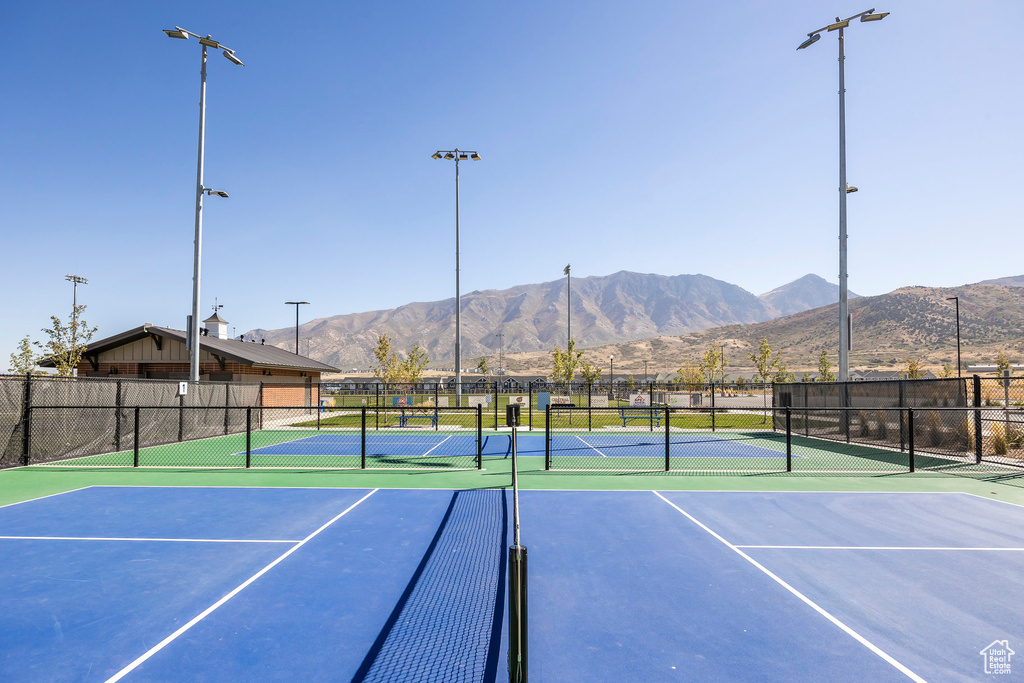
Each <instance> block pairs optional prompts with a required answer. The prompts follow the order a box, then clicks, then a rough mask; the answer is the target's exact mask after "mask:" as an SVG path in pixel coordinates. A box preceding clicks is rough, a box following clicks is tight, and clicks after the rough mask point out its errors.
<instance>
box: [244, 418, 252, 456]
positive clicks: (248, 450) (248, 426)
mask: <svg viewBox="0 0 1024 683" xmlns="http://www.w3.org/2000/svg"><path fill="white" fill-rule="evenodd" d="M251 466H252V407H251V406H250V407H247V408H246V409H245V469H249V467H251Z"/></svg>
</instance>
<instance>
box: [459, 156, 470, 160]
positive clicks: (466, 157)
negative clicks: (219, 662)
mask: <svg viewBox="0 0 1024 683" xmlns="http://www.w3.org/2000/svg"><path fill="white" fill-rule="evenodd" d="M459 158H460V159H462V160H463V161H465V160H466V159H469V155H468V154H460V155H459Z"/></svg>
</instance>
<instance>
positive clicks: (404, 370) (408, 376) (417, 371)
mask: <svg viewBox="0 0 1024 683" xmlns="http://www.w3.org/2000/svg"><path fill="white" fill-rule="evenodd" d="M484 362H485V364H486V359H485V360H484ZM400 365H401V375H402V381H403V382H409V383H410V384H413V383H415V382H419V381H420V380H421V379H423V370H424V369H425V368H426V367H427V366H428V365H430V356H428V355H427V352H426V350H425V349H424V348H423V347H422V346H420V345H419V344H413V347H412V351H410V352H409V357H408V358H406V359H405V360H403V361H401V362H400ZM484 372H487V368H486V367H485V368H484Z"/></svg>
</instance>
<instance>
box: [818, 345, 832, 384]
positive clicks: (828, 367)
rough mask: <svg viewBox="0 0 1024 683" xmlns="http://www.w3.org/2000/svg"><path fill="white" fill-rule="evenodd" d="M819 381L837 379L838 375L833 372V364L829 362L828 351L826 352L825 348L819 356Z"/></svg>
mask: <svg viewBox="0 0 1024 683" xmlns="http://www.w3.org/2000/svg"><path fill="white" fill-rule="evenodd" d="M818 381H819V382H835V381H836V376H835V375H834V374H833V373H832V364H831V363H829V362H828V353H826V351H825V349H822V350H821V355H820V356H818Z"/></svg>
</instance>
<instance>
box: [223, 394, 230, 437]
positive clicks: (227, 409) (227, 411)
mask: <svg viewBox="0 0 1024 683" xmlns="http://www.w3.org/2000/svg"><path fill="white" fill-rule="evenodd" d="M230 419H231V385H230V384H229V383H227V382H225V383H224V433H225V434H227V433H228V431H229V427H230V424H231V422H230Z"/></svg>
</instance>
